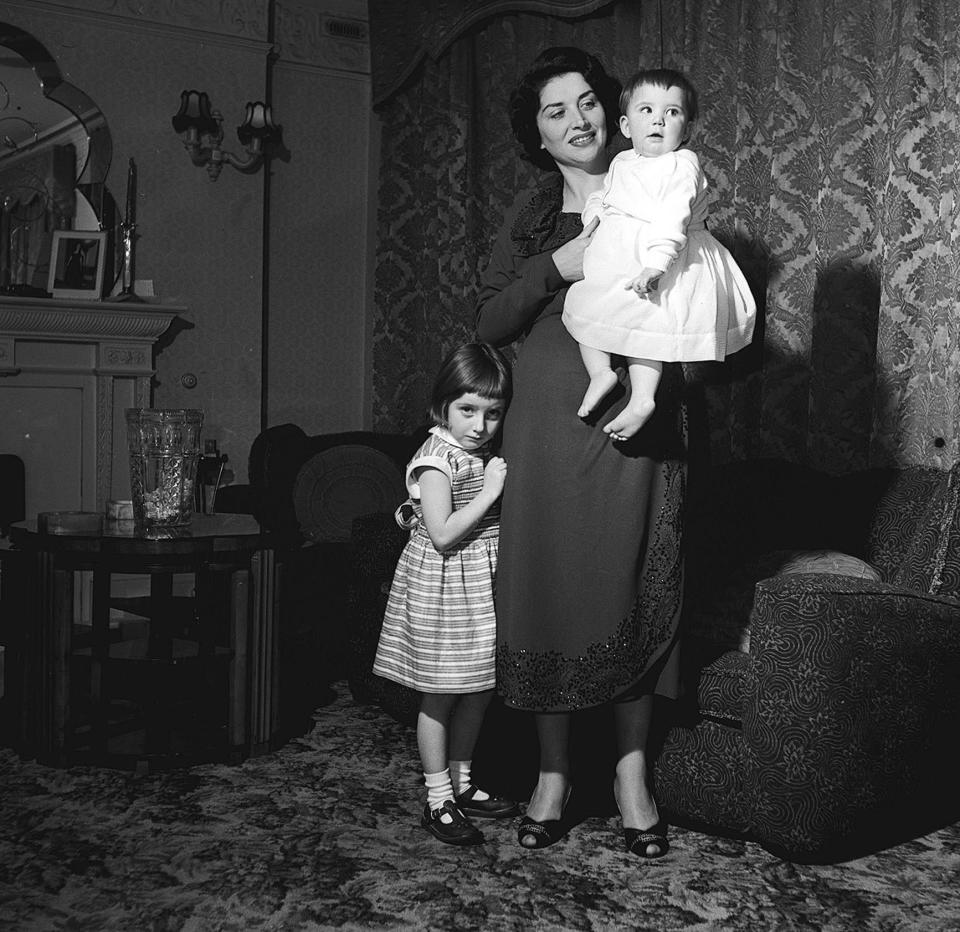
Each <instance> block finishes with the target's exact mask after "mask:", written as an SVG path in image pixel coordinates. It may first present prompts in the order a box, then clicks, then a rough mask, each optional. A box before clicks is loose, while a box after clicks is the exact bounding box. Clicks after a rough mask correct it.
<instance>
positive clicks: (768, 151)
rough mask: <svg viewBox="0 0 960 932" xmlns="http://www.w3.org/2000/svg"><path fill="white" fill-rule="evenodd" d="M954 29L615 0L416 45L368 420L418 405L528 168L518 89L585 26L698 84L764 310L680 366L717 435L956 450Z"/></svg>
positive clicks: (801, 453) (464, 331)
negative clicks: (755, 326) (509, 103)
mask: <svg viewBox="0 0 960 932" xmlns="http://www.w3.org/2000/svg"><path fill="white" fill-rule="evenodd" d="M384 2H385V0H373V3H372V5H371V17H372V19H373V24H372V32H373V34H374V36H375V37H376V36H377V35H378V28H377V22H376V20H377V15H378V8H380V7H382V6H383V4H384ZM464 2H466V5H467V6H469V5H470V4H469V2H467V0H464ZM461 5H462V4H461ZM660 8H662V20H661V18H660V16H661V13H660ZM958 36H960V7H958V5H957V4H956V3H955V2H953V0H846V2H842V3H841V2H835V0H793V2H781V0H740V2H737V3H730V2H729V0H700V2H697V3H685V2H668V3H667V2H665V3H662V4H658V3H656V2H653V0H644V2H643V3H635V2H625V0H624V2H616V3H608V4H606V5H604V6H603V7H602V8H601V9H599V10H597V11H596V12H594V13H592V14H590V15H587V16H581V17H578V18H576V19H570V20H565V19H561V18H559V17H557V16H548V15H541V14H534V13H523V12H521V13H509V14H505V15H497V16H490V17H487V18H485V19H483V20H482V21H480V22H478V23H476V24H475V25H474V26H473V27H472V28H470V29H468V30H467V31H465V32H464V33H463V34H461V35H460V36H459V37H458V38H457V39H456V40H454V41H452V42H451V43H450V44H449V45H447V46H446V47H445V49H444V50H443V51H442V52H441V53H440V54H438V55H437V56H436V57H430V56H429V55H427V56H426V57H424V58H423V60H422V61H421V63H420V64H419V65H418V67H417V68H416V69H415V70H414V71H413V72H412V73H411V75H410V77H409V79H408V80H407V81H406V82H405V83H404V84H403V85H402V86H401V87H400V88H399V89H397V90H395V91H394V92H393V93H392V94H390V95H389V96H387V97H386V98H385V99H384V101H383V102H382V103H381V104H380V107H379V113H380V116H381V119H382V122H383V142H382V146H383V151H382V159H381V166H382V168H381V176H380V189H379V220H378V266H377V275H376V309H375V319H374V402H373V416H374V423H375V424H376V426H378V427H380V428H383V429H391V430H406V429H409V428H410V427H412V426H414V425H416V424H419V423H421V422H422V421H423V419H424V410H425V406H426V397H427V391H428V386H429V382H430V379H431V378H432V374H433V371H434V369H435V367H436V364H437V362H438V360H439V359H440V357H441V356H442V355H443V353H444V352H445V351H446V350H447V349H449V348H450V347H451V346H452V345H453V344H455V343H456V342H458V341H460V340H464V339H468V338H471V337H472V336H473V311H472V309H473V301H474V296H475V293H476V286H477V280H478V276H479V274H480V273H481V271H482V269H483V266H484V263H485V260H486V255H487V252H488V250H489V247H490V244H491V242H492V239H493V237H494V235H495V233H496V230H497V227H498V224H499V221H500V218H501V216H502V213H503V211H504V209H505V208H506V207H507V206H508V204H509V203H510V202H511V200H512V198H513V196H514V194H515V193H516V192H517V191H519V190H520V189H521V188H523V187H524V186H526V185H530V184H532V183H534V181H535V178H534V176H533V174H532V173H531V171H528V170H527V169H526V168H525V167H523V165H522V164H521V163H520V162H519V161H518V159H517V157H516V150H515V148H514V146H513V144H512V142H511V138H510V133H509V126H508V123H507V120H506V116H505V113H504V109H505V102H506V98H507V94H508V93H509V89H510V87H511V86H512V83H513V81H514V79H515V77H516V75H517V74H519V73H520V71H521V70H522V69H523V68H524V67H525V66H526V65H527V64H528V63H529V61H530V60H532V58H533V57H534V55H535V54H536V53H537V52H538V51H539V50H540V49H541V48H542V47H544V46H547V45H552V44H577V45H582V46H584V47H586V48H588V49H591V50H594V51H596V52H597V53H599V54H600V55H601V57H602V58H603V59H604V60H605V62H606V63H607V65H608V66H609V67H610V68H611V69H612V70H614V71H615V72H616V73H618V74H620V75H621V76H626V75H627V74H628V73H629V72H631V71H632V70H634V69H635V68H636V67H638V66H639V65H644V66H648V65H659V64H660V63H661V59H662V62H663V64H665V65H667V66H672V67H677V68H680V69H682V70H685V71H687V72H688V73H689V74H690V75H691V77H692V78H693V80H694V82H695V83H696V85H697V86H698V88H699V90H700V96H701V119H700V121H699V126H698V128H697V134H696V137H695V141H694V145H695V147H696V148H697V150H698V152H699V153H700V154H701V158H702V159H703V161H704V163H705V166H706V168H707V171H708V173H709V176H710V179H711V181H712V186H713V196H714V205H713V210H712V229H713V231H714V233H715V234H716V235H717V236H718V238H720V239H721V240H723V241H724V242H725V243H726V244H727V245H728V246H729V247H730V248H731V249H732V250H733V251H734V253H735V254H736V256H737V257H738V259H739V261H740V263H741V265H742V267H743V268H744V270H745V272H746V273H747V276H748V278H749V279H750V281H751V286H752V287H753V288H754V291H755V294H756V296H757V298H758V303H759V305H760V308H761V317H762V326H761V327H760V328H759V332H758V334H757V337H756V339H755V341H754V345H753V346H752V347H750V348H749V349H748V350H746V351H744V352H743V353H741V354H740V355H739V356H738V357H734V358H733V359H732V360H731V361H728V362H727V363H726V364H723V365H719V364H702V365H698V366H691V367H689V369H688V383H689V389H690V398H691V415H692V417H693V418H694V420H693V424H694V428H695V430H696V431H697V432H698V436H697V439H698V442H699V443H700V445H701V446H702V448H703V451H702V452H703V453H704V455H709V456H710V457H711V458H712V459H714V460H715V461H723V460H728V459H744V458H749V457H756V456H769V455H776V456H784V457H786V458H787V459H790V460H793V461H795V462H806V463H809V464H810V465H813V466H817V467H820V468H823V469H827V470H830V471H834V472H843V471H848V470H852V469H856V468H860V467H864V466H868V465H880V464H884V463H894V464H907V463H926V464H931V465H939V466H946V465H949V464H951V463H952V462H953V461H954V460H956V459H957V457H958V455H960V435H958V419H960V397H958V388H960V386H958V375H957V372H958V363H960V346H958V329H960V327H958V318H960V315H958V289H957V281H958V273H960V225H958V205H957V203H956V200H955V197H954V192H955V191H956V189H957V182H958V180H960V179H958V166H957V143H958V138H957V137H958V117H960V113H958V110H960V74H958V69H960V38H958ZM661 37H662V48H661ZM377 55H378V50H377V48H376V46H375V47H374V58H375V60H376V59H377ZM438 244H439V246H438Z"/></svg>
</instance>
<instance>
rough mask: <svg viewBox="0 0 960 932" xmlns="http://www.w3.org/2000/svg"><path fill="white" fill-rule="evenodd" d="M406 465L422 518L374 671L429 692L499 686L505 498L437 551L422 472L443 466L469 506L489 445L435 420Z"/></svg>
mask: <svg viewBox="0 0 960 932" xmlns="http://www.w3.org/2000/svg"><path fill="white" fill-rule="evenodd" d="M430 433H431V436H430V437H429V439H428V440H427V441H426V443H424V444H423V446H422V447H420V449H419V450H418V451H417V452H416V454H415V455H414V457H413V459H412V460H411V461H410V463H409V465H408V466H407V476H406V479H407V490H408V491H409V493H410V498H411V502H412V504H413V508H414V511H415V514H416V518H417V522H416V525H415V527H414V529H413V531H412V532H411V535H410V540H409V541H408V542H407V545H406V546H405V547H404V549H403V553H402V554H401V555H400V560H399V562H398V563H397V569H396V571H395V573H394V576H393V585H392V586H391V587H390V597H389V599H388V600H387V610H386V614H385V615H384V619H383V629H382V630H381V632H380V643H379V645H378V646H377V656H376V660H375V661H374V664H373V672H374V673H376V674H377V675H379V676H383V677H386V678H387V679H389V680H395V681H396V682H398V683H402V684H403V685H404V686H410V687H412V688H413V689H416V690H419V691H420V692H424V693H473V692H481V691H483V690H486V689H492V688H493V687H494V685H495V662H494V652H495V650H496V634H497V631H496V628H497V625H496V616H495V614H494V609H493V595H494V579H495V576H496V572H497V544H498V536H499V526H500V503H499V500H498V501H497V504H496V505H494V506H493V508H491V509H490V511H488V512H487V513H486V515H484V517H483V520H482V521H481V522H480V524H479V525H477V527H475V528H474V529H473V530H472V531H471V532H470V533H469V534H468V535H467V536H466V537H465V538H464V539H463V540H461V541H460V542H459V543H458V544H456V545H455V546H453V547H451V548H450V549H449V550H447V551H444V552H443V553H438V552H437V550H436V548H435V547H434V546H433V543H432V542H431V540H430V536H429V535H428V534H427V529H426V527H425V526H424V524H423V515H422V512H421V508H420V486H419V483H418V482H417V476H416V471H417V470H418V469H420V468H421V467H423V466H431V467H433V468H436V469H439V470H441V471H442V472H444V473H445V474H446V475H447V477H448V478H449V479H450V487H451V489H452V491H453V508H454V510H455V511H456V510H457V509H460V508H463V506H464V505H466V504H467V503H468V502H470V501H472V500H473V499H474V498H475V497H476V495H477V493H478V492H479V491H480V489H481V488H482V487H483V469H484V466H485V465H486V463H487V461H488V460H489V459H490V456H491V454H490V452H489V451H487V450H481V451H477V452H473V451H468V450H464V449H462V448H461V447H459V446H457V444H456V443H455V441H454V440H453V438H452V437H451V436H450V434H449V433H448V432H447V431H445V430H443V429H442V428H439V427H434V428H433V429H432V430H431V431H430Z"/></svg>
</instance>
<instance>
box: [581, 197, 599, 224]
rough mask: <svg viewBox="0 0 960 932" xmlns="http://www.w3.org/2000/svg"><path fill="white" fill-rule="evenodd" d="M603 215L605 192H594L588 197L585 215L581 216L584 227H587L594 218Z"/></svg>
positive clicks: (584, 208) (584, 209) (584, 207)
mask: <svg viewBox="0 0 960 932" xmlns="http://www.w3.org/2000/svg"><path fill="white" fill-rule="evenodd" d="M602 214H603V191H594V192H593V193H592V194H590V195H588V196H587V202H586V204H584V206H583V213H581V214H580V219H581V220H582V221H583V225H584V226H586V225H587V224H588V223H590V222H591V221H592V220H593V219H594V218H596V217H599V216H601V215H602Z"/></svg>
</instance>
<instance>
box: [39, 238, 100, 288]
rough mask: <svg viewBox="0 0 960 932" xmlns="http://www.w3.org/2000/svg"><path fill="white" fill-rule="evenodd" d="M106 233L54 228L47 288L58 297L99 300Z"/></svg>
mask: <svg viewBox="0 0 960 932" xmlns="http://www.w3.org/2000/svg"><path fill="white" fill-rule="evenodd" d="M106 252H107V234H106V233H105V232H99V231H97V230H54V231H53V246H52V247H51V250H50V278H49V280H48V283H47V291H49V292H50V293H51V294H52V295H53V297H55V298H83V299H86V300H88V301H99V300H100V297H101V296H102V294H103V268H104V260H105V259H106Z"/></svg>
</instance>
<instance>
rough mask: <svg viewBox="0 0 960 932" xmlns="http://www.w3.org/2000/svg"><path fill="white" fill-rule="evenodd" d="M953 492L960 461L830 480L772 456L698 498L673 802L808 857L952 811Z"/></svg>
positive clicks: (661, 769) (957, 596) (956, 649)
mask: <svg viewBox="0 0 960 932" xmlns="http://www.w3.org/2000/svg"><path fill="white" fill-rule="evenodd" d="M692 491H693V489H692ZM958 494H960V466H958V467H954V469H953V470H952V471H951V472H943V471H939V470H936V469H930V468H920V467H916V468H910V469H905V470H901V471H895V470H871V471H864V472H861V473H856V474H851V475H848V476H844V477H827V476H824V475H821V474H817V473H815V472H813V471H812V470H804V469H802V468H799V467H793V466H789V465H787V464H784V463H778V462H775V461H769V462H765V463H754V464H734V465H732V466H728V467H723V468H721V469H719V470H714V471H713V473H712V474H711V476H710V478H709V480H707V481H706V482H705V483H704V486H703V487H701V488H700V490H699V493H698V494H691V500H690V504H689V507H688V528H687V536H686V540H687V547H688V574H687V585H688V600H687V601H688V607H687V609H686V612H687V619H686V621H687V626H688V631H689V633H690V637H689V639H688V642H687V644H688V649H687V651H686V672H687V680H686V684H687V694H686V696H685V697H684V699H683V700H682V701H681V703H680V711H681V715H680V717H679V719H678V721H677V722H676V723H675V724H674V725H673V726H672V727H671V728H670V729H669V730H668V731H667V733H666V735H665V737H664V739H663V746H662V749H661V751H660V753H659V756H658V759H657V763H656V768H655V784H656V792H657V798H658V800H659V801H660V803H661V805H662V806H663V807H664V808H665V809H667V810H668V811H669V812H671V813H672V814H673V815H674V817H675V818H678V819H679V820H681V821H684V820H686V821H687V822H691V823H694V824H703V825H708V826H716V827H719V828H722V829H725V830H729V831H734V832H739V833H743V834H744V835H746V836H747V837H749V838H752V839H754V840H756V841H759V842H761V843H762V844H763V845H765V846H766V847H768V848H769V849H771V850H774V851H776V852H778V853H781V854H783V855H785V856H787V857H789V858H792V859H795V860H821V859H832V858H836V857H838V856H842V854H843V851H844V850H845V849H847V850H858V849H860V848H862V847H863V846H865V845H866V846H875V845H882V844H884V843H890V842H891V841H893V840H896V839H897V838H903V837H914V836H915V835H916V834H917V833H918V832H919V831H923V830H924V828H925V827H929V825H930V824H931V823H930V822H929V821H928V820H930V819H933V820H937V819H939V820H940V821H941V824H943V822H949V821H952V819H953V818H956V817H957V808H956V804H955V803H953V798H954V797H955V791H954V790H953V788H952V785H953V783H954V782H955V781H954V780H952V779H950V776H951V774H952V771H951V770H950V769H949V761H950V759H951V755H952V750H953V742H954V741H955V740H956V735H957V733H958V725H960V514H958V507H957V502H958ZM797 551H807V553H806V554H805V556H806V559H800V560H799V561H798V560H797ZM810 551H813V553H810ZM856 557H859V558H861V559H862V560H863V561H866V562H865V563H861V562H860V560H858V559H854V558H856ZM798 563H799V566H798ZM797 569H800V570H808V572H797V571H796V570H797ZM948 788H949V789H948Z"/></svg>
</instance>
